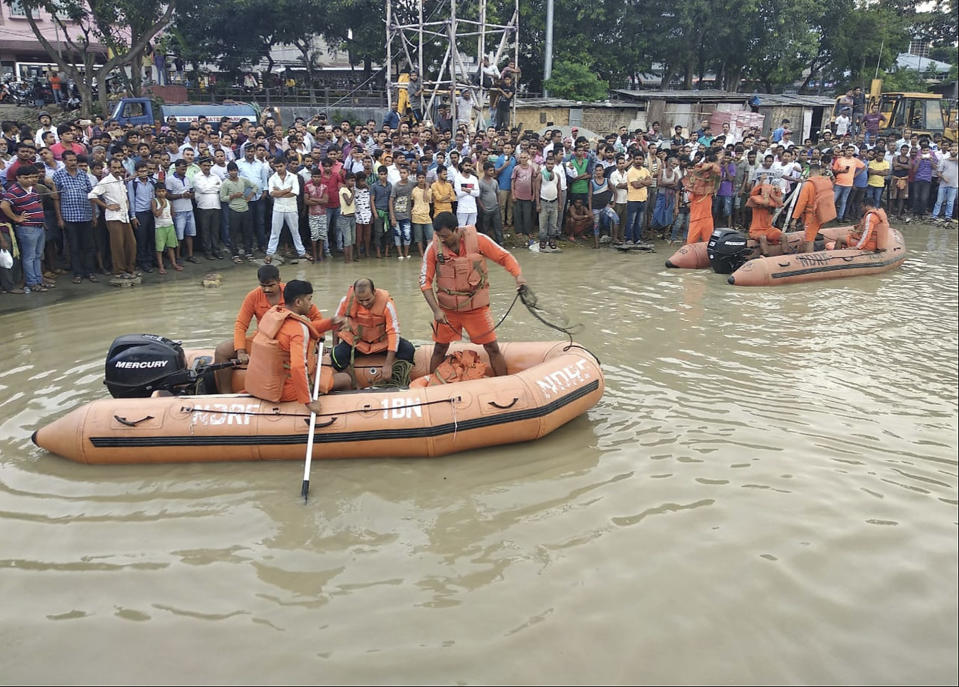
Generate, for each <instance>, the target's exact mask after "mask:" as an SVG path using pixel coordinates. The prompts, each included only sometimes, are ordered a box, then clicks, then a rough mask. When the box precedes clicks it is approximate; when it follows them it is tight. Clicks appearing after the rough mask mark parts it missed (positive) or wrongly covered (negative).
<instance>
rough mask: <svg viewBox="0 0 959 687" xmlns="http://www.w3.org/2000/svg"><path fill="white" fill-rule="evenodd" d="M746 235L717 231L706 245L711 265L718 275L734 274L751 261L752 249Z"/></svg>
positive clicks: (732, 231) (730, 230) (736, 232)
mask: <svg viewBox="0 0 959 687" xmlns="http://www.w3.org/2000/svg"><path fill="white" fill-rule="evenodd" d="M747 244H748V239H747V237H746V235H745V234H743V233H740V232H738V231H735V230H734V229H715V230H714V231H713V235H712V236H710V237H709V243H707V244H706V255H707V256H708V257H709V264H710V265H711V266H712V268H713V270H714V271H715V272H717V273H718V274H732V273H733V272H735V271H736V270H738V269H739V268H740V267H741V266H742V265H743V263H745V262H746V261H747V260H749V257H750V255H751V254H752V252H753V251H752V249H751V248H750V247H749V246H748V245H747Z"/></svg>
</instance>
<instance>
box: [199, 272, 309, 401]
mask: <svg viewBox="0 0 959 687" xmlns="http://www.w3.org/2000/svg"><path fill="white" fill-rule="evenodd" d="M256 278H257V280H258V281H259V282H260V286H259V288H256V289H253V290H252V291H250V292H249V293H248V294H246V296H245V297H244V299H243V304H242V305H241V306H240V312H239V313H238V314H237V316H236V322H235V323H234V325H233V338H232V339H228V340H226V341H222V342H220V344H219V345H218V346H217V347H216V350H215V351H214V353H213V362H214V363H225V362H226V361H228V360H236V361H237V363H239V364H240V365H246V364H247V363H248V362H249V361H250V344H251V342H252V341H253V337H252V336H247V330H248V329H249V328H250V322H252V321H253V319H254V318H256V321H257V322H259V321H260V319H262V317H263V315H265V314H266V311H267V310H269V309H270V308H272V307H273V306H274V305H281V304H282V303H283V287H284V286H285V284H283V282H281V281H280V270H279V269H277V267H276V265H263V266H262V267H260V269H258V270H257V271H256ZM307 318H309V319H310V320H312V321H319V320H322V319H323V315H322V314H321V313H320V310H319V308H317V307H316V306H315V305H314V306H313V308H312V309H311V310H310V312H309V313H307ZM214 374H215V376H216V386H217V389H218V390H219V392H220V393H221V394H229V393H232V391H233V389H232V383H233V369H232V368H225V369H223V370H217V371H216V372H215V373H214Z"/></svg>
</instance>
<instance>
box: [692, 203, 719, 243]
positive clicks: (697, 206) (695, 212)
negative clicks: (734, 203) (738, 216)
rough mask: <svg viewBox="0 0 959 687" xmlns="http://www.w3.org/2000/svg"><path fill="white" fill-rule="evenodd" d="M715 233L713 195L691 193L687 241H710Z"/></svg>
mask: <svg viewBox="0 0 959 687" xmlns="http://www.w3.org/2000/svg"><path fill="white" fill-rule="evenodd" d="M712 233H713V196H712V194H710V195H707V196H700V195H697V194H694V193H691V194H689V232H688V233H687V234H686V243H698V242H700V241H708V240H709V237H710V236H711V235H712Z"/></svg>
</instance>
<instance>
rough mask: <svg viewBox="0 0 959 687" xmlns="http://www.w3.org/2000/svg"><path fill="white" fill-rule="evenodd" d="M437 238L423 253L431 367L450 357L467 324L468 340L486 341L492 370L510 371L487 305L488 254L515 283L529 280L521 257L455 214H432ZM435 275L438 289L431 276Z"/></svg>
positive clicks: (422, 281) (422, 278)
mask: <svg viewBox="0 0 959 687" xmlns="http://www.w3.org/2000/svg"><path fill="white" fill-rule="evenodd" d="M433 230H434V232H435V233H434V235H433V242H432V243H431V244H430V245H429V247H428V248H427V249H426V253H425V254H424V255H423V267H422V270H421V272H420V290H422V292H423V297H424V298H425V299H426V302H427V303H429V306H430V308H431V309H432V310H433V319H434V320H435V321H434V323H433V341H434V342H435V344H436V345H435V346H433V357H432V358H431V359H430V372H431V373H432V372H433V371H434V370H435V369H436V366H437V365H439V364H440V362H442V361H443V359H444V358H445V357H446V351H447V350H448V349H449V346H450V344H451V343H452V342H453V341H459V340H460V339H461V338H462V336H463V334H462V332H463V330H464V329H465V330H466V332H467V333H468V334H469V337H470V341H472V342H473V343H476V344H482V345H483V348H485V349H486V353H487V355H489V361H490V368H491V369H492V370H493V375H494V376H500V375H505V374H506V360H505V359H504V358H503V354H502V353H501V352H500V350H499V344H497V343H496V333H495V332H494V325H493V318H492V316H491V315H490V310H489V276H488V271H487V266H486V259H487V258H489V259H490V260H492V261H493V262H496V263H498V264H499V265H502V266H503V267H504V268H505V269H506V271H507V272H509V273H510V274H512V275H513V276H514V277H515V278H516V287H517V289H521V288H522V287H523V286H525V285H526V280H525V279H523V273H522V271H521V270H520V266H519V263H518V262H516V258H514V257H513V256H512V255H511V254H510V252H509V251H508V250H506V249H504V248H503V247H502V246H500V245H499V244H497V243H496V242H495V241H493V239H491V238H490V237H488V236H486V235H485V234H478V233H477V231H476V227H460V226H457V221H456V215H454V214H453V213H451V212H441V213H439V214H438V215H436V217H434V218H433ZM434 277H435V278H436V292H435V293H434V292H433V279H434Z"/></svg>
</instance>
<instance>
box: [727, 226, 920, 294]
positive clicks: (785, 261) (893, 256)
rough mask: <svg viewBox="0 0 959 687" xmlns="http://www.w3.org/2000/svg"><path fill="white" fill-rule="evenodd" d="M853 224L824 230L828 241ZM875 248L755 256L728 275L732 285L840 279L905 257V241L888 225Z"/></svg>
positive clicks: (871, 271) (879, 268)
mask: <svg viewBox="0 0 959 687" xmlns="http://www.w3.org/2000/svg"><path fill="white" fill-rule="evenodd" d="M851 230H852V227H841V228H834V229H823V230H822V232H821V233H822V234H823V235H825V236H826V238H828V239H829V240H830V241H835V240H836V238H838V237H839V236H842V237H843V238H845V237H846V235H847V234H848V233H849V232H850V231H851ZM876 241H877V246H878V248H879V250H877V251H865V250H858V249H853V248H844V249H842V250H822V251H816V252H814V253H793V254H790V255H779V256H773V257H765V258H756V259H754V260H749V261H748V262H746V263H744V264H743V265H742V266H741V267H740V268H739V269H738V270H736V271H735V272H733V273H732V274H731V275H729V277H728V281H729V283H730V284H733V285H735V286H777V285H779V284H797V283H799V282H807V281H817V280H820V279H839V278H841V277H856V276H860V275H864V274H878V273H879V272H887V271H889V270H892V269H895V268H897V267H899V266H900V265H902V263H903V262H904V261H905V259H906V243H905V241H904V240H903V238H902V233H901V232H900V231H899V230H898V229H894V228H892V227H888V229H887V230H884V231H882V232H880V233H879V234H878V235H877V236H876Z"/></svg>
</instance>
